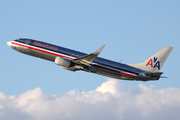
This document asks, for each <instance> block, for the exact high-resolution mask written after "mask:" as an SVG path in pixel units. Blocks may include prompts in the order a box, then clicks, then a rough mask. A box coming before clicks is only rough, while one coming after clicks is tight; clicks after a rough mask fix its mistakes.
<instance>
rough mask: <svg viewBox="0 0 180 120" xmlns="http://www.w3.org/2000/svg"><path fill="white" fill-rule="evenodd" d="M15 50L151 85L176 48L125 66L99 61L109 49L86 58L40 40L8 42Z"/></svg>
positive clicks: (100, 73) (65, 67)
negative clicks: (150, 81)
mask: <svg viewBox="0 0 180 120" xmlns="http://www.w3.org/2000/svg"><path fill="white" fill-rule="evenodd" d="M7 44H8V45H9V46H10V47H11V48H12V49H14V50H16V51H18V52H20V53H24V54H26V55H31V56H34V57H38V58H42V59H45V60H49V61H52V62H54V63H55V64H57V65H59V66H60V67H61V68H64V69H67V70H70V71H77V70H83V71H86V72H91V73H95V74H99V75H103V76H107V77H111V78H115V79H122V80H134V81H144V82H145V81H149V80H159V78H161V77H163V76H161V75H162V74H163V72H160V70H161V68H162V66H163V64H164V63H165V61H166V59H167V58H168V56H169V54H170V53H171V51H172V49H173V47H170V46H166V47H165V48H163V49H162V50H160V51H159V52H157V53H156V54H154V55H153V56H151V57H150V58H148V59H147V60H145V61H144V62H142V63H139V64H123V63H121V61H122V59H120V60H119V61H118V62H115V61H111V60H107V59H104V58H100V57H97V56H98V55H99V54H100V53H101V51H102V50H103V48H104V47H105V45H103V46H102V47H100V48H99V49H98V50H97V51H96V52H93V53H91V54H85V53H83V52H78V51H75V50H71V49H67V48H64V47H60V46H57V45H53V44H49V43H45V42H41V41H38V40H32V39H26V38H20V39H16V40H13V41H9V42H7Z"/></svg>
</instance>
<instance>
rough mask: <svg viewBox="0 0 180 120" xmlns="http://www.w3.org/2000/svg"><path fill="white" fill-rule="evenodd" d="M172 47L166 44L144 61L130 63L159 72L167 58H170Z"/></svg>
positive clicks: (142, 68)
mask: <svg viewBox="0 0 180 120" xmlns="http://www.w3.org/2000/svg"><path fill="white" fill-rule="evenodd" d="M172 49H173V47H170V46H166V47H165V48H163V49H162V50H160V51H159V52H157V53H156V54H155V55H153V56H151V57H150V58H148V59H147V60H145V61H144V62H142V63H139V64H128V65H129V66H132V67H135V68H138V69H141V70H144V71H148V72H159V71H160V70H161V68H162V66H163V65H164V63H165V61H166V59H167V58H168V56H169V54H170V53H171V51H172Z"/></svg>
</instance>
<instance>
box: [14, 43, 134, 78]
mask: <svg viewBox="0 0 180 120" xmlns="http://www.w3.org/2000/svg"><path fill="white" fill-rule="evenodd" d="M12 44H14V45H18V46H21V47H26V48H29V49H32V50H37V51H40V52H44V53H47V54H51V55H55V56H59V57H64V58H68V59H72V58H70V57H67V56H63V55H59V54H56V53H52V52H48V51H45V50H41V49H38V48H34V47H31V46H27V45H22V44H19V43H15V42H12ZM93 66H96V67H100V68H103V69H106V70H110V71H113V72H117V73H120V74H123V75H127V76H130V77H136V76H135V75H131V74H128V73H124V72H121V71H117V70H113V69H110V68H106V67H103V66H99V65H95V64H93Z"/></svg>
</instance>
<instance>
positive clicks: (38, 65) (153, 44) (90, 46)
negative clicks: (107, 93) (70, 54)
mask: <svg viewBox="0 0 180 120" xmlns="http://www.w3.org/2000/svg"><path fill="white" fill-rule="evenodd" d="M179 5H180V2H179V1H178V0H173V1H168V0H159V1H117V0H115V1H107V0H99V1H96V0H91V1H82V0H76V1H60V0H59V1H58V0H55V1H48V0H38V1H35V0H31V1H21V0H16V1H2V0H1V1H0V44H1V51H0V55H1V62H0V72H1V79H0V81H1V84H0V91H1V92H2V93H4V94H5V95H9V96H11V95H16V96H19V95H20V94H22V93H25V92H26V91H28V90H31V89H35V88H37V87H39V88H40V89H41V90H42V91H43V93H47V94H51V95H52V94H62V93H67V92H68V91H70V90H77V91H78V92H83V91H85V92H87V91H91V90H95V89H96V88H97V87H98V86H100V85H101V84H102V83H104V82H106V81H107V79H108V78H107V77H104V76H100V75H94V74H91V73H86V72H71V71H67V70H64V69H62V68H60V67H59V66H57V65H55V64H54V63H52V62H49V61H45V60H42V59H40V60H39V59H38V58H34V57H31V56H27V55H24V54H21V53H18V52H16V51H14V50H12V49H11V48H10V47H9V46H8V45H7V44H6V42H7V41H11V40H14V39H17V38H31V39H35V40H40V41H44V42H48V43H52V44H56V45H59V46H63V47H67V48H71V49H74V50H78V51H83V52H85V53H91V52H94V51H96V50H97V49H98V48H99V47H101V46H102V45H103V44H106V47H105V48H104V49H103V51H102V53H101V54H100V55H99V56H100V57H103V58H107V59H111V60H114V61H118V60H119V59H121V58H123V61H122V63H140V62H143V61H144V60H146V59H147V58H149V57H150V56H152V55H153V54H155V53H156V52H158V51H159V50H161V49H162V48H164V47H165V46H167V45H169V46H172V47H174V49H173V51H172V52H171V54H170V56H169V58H168V59H167V61H166V63H165V64H164V66H163V68H162V70H161V71H162V72H164V74H163V76H167V77H169V78H168V79H160V80H159V81H150V82H134V81H124V80H117V81H118V83H119V84H121V85H122V86H123V88H124V89H133V90H136V89H139V87H138V86H139V85H140V84H143V85H145V86H151V85H153V86H155V87H157V88H158V89H166V88H178V89H180V81H179V78H180V77H179V67H180V66H179V65H180V64H179V59H180V56H179V51H180V47H179V44H180V40H179V39H180V34H179V31H180V24H179V21H180V16H179V14H180V8H179Z"/></svg>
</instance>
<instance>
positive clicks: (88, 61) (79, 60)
mask: <svg viewBox="0 0 180 120" xmlns="http://www.w3.org/2000/svg"><path fill="white" fill-rule="evenodd" d="M104 47H105V45H103V46H102V47H100V48H99V49H98V50H97V51H96V52H94V53H91V54H89V55H86V56H83V57H80V58H77V59H72V61H73V62H74V63H77V64H83V65H87V66H91V65H90V64H92V61H93V60H94V59H95V58H96V57H97V56H98V55H99V54H100V53H101V51H102V50H103V48H104Z"/></svg>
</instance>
